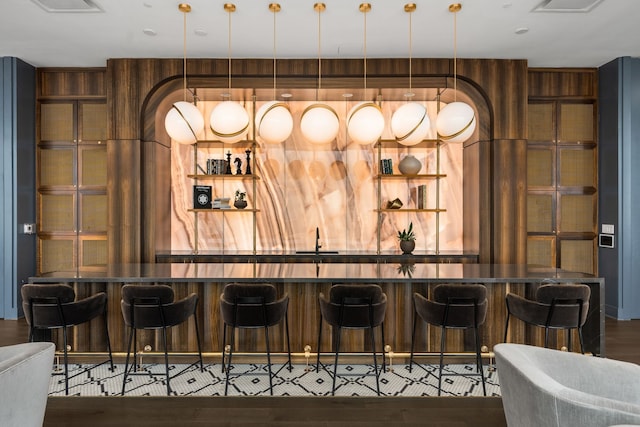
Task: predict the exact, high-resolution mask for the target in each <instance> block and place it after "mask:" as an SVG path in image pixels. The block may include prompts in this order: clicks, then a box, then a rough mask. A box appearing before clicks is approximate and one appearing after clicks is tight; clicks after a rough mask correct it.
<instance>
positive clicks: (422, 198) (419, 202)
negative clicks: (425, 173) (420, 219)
mask: <svg viewBox="0 0 640 427" xmlns="http://www.w3.org/2000/svg"><path fill="white" fill-rule="evenodd" d="M416 208H418V209H427V186H426V185H424V184H423V185H418V186H417V187H416Z"/></svg>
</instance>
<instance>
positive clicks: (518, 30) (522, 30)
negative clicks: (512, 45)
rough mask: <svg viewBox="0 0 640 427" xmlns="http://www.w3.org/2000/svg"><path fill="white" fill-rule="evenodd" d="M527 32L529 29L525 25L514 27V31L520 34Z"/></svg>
mask: <svg viewBox="0 0 640 427" xmlns="http://www.w3.org/2000/svg"><path fill="white" fill-rule="evenodd" d="M528 32H529V29H528V28H527V27H520V28H516V31H515V33H516V34H518V35H520V34H526V33H528Z"/></svg>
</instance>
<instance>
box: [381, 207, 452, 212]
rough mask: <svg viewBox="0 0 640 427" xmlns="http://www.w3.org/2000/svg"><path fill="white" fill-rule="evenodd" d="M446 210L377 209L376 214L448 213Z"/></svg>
mask: <svg viewBox="0 0 640 427" xmlns="http://www.w3.org/2000/svg"><path fill="white" fill-rule="evenodd" d="M446 211H447V210H446V209H409V208H406V209H402V208H401V209H376V212H434V213H438V212H446Z"/></svg>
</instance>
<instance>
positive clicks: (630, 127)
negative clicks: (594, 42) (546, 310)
mask: <svg viewBox="0 0 640 427" xmlns="http://www.w3.org/2000/svg"><path fill="white" fill-rule="evenodd" d="M598 102H599V105H598V111H599V114H600V118H599V148H598V163H599V171H598V178H599V183H598V206H599V223H600V225H601V224H613V225H614V226H615V248H613V249H611V248H602V247H601V248H599V251H598V269H599V274H600V276H602V277H604V278H605V304H606V314H607V315H609V316H613V317H616V318H619V319H638V318H640V59H639V58H630V57H624V58H618V59H615V60H613V61H611V62H609V63H607V64H605V65H603V66H602V67H600V70H599V96H598Z"/></svg>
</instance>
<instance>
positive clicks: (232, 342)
mask: <svg viewBox="0 0 640 427" xmlns="http://www.w3.org/2000/svg"><path fill="white" fill-rule="evenodd" d="M235 332H236V330H235V327H233V326H232V327H231V344H230V347H229V357H228V358H227V379H226V381H225V384H224V395H225V396H226V395H227V392H228V391H229V370H230V369H231V358H232V356H233V344H234V338H235V335H236V334H235Z"/></svg>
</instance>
